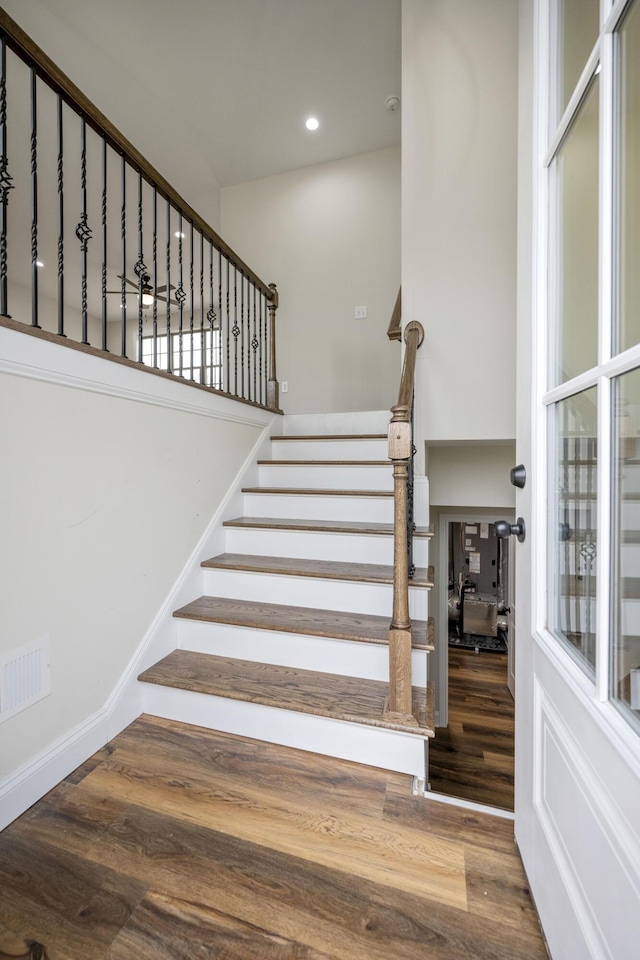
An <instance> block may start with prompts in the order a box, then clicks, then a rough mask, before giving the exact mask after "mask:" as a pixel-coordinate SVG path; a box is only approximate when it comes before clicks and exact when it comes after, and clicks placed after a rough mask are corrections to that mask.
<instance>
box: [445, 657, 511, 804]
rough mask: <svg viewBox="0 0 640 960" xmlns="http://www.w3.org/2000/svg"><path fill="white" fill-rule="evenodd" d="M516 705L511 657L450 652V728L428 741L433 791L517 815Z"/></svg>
mask: <svg viewBox="0 0 640 960" xmlns="http://www.w3.org/2000/svg"><path fill="white" fill-rule="evenodd" d="M513 743H514V702H513V697H512V696H511V694H510V693H509V688H508V687H507V657H506V655H505V654H499V653H484V652H483V653H474V652H473V651H472V650H461V649H459V648H458V649H456V648H455V647H450V648H449V725H448V726H447V727H437V728H436V736H435V739H434V740H431V741H430V745H429V746H430V750H429V780H430V783H431V789H432V790H435V791H437V792H438V793H445V794H448V795H449V796H452V797H460V798H462V799H464V800H472V801H473V802H474V803H486V804H489V805H490V806H494V807H502V809H504V810H513V763H514V760H513Z"/></svg>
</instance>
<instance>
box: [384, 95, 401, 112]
mask: <svg viewBox="0 0 640 960" xmlns="http://www.w3.org/2000/svg"><path fill="white" fill-rule="evenodd" d="M384 105H385V107H386V108H387V110H388V111H389V113H395V111H396V110H399V109H400V98H399V97H395V96H394V97H387V99H386V100H385V102H384Z"/></svg>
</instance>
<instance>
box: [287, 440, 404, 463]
mask: <svg viewBox="0 0 640 960" xmlns="http://www.w3.org/2000/svg"><path fill="white" fill-rule="evenodd" d="M387 453H388V444H387V439H386V437H385V439H384V440H274V441H273V442H272V444H271V458H272V459H273V460H386V459H387Z"/></svg>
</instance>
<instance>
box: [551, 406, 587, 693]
mask: <svg viewBox="0 0 640 960" xmlns="http://www.w3.org/2000/svg"><path fill="white" fill-rule="evenodd" d="M597 412H598V408H597V392H596V388H595V387H592V388H591V389H590V390H585V391H584V392H583V393H579V394H576V395H575V396H573V397H570V398H569V399H568V400H562V401H561V402H560V403H557V404H555V405H554V406H553V407H552V408H551V411H550V414H551V416H552V418H553V422H552V430H551V435H552V437H553V448H552V451H551V458H552V459H551V464H552V467H553V469H552V471H551V481H550V482H551V484H552V487H551V489H550V490H549V504H550V511H549V517H550V523H551V529H550V531H549V542H550V548H551V549H550V560H551V562H550V564H549V590H548V597H549V605H548V626H549V629H550V630H551V631H552V632H553V633H555V634H556V636H558V637H559V638H560V639H561V640H562V641H563V642H564V643H565V644H566V646H567V647H568V649H569V650H570V651H571V652H572V653H573V655H574V656H575V657H576V658H577V660H578V661H579V662H580V664H581V666H582V667H583V668H584V669H586V671H587V672H588V673H590V674H593V671H594V667H595V628H596V581H595V571H596V546H597V489H596V467H597V460H596V458H597V444H596V435H597Z"/></svg>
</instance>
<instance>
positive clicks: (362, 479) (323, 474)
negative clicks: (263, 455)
mask: <svg viewBox="0 0 640 960" xmlns="http://www.w3.org/2000/svg"><path fill="white" fill-rule="evenodd" d="M258 477H259V480H258V485H259V486H261V487H301V488H302V489H305V488H306V489H312V490H393V472H392V467H391V464H390V463H389V464H388V465H387V464H386V463H385V464H383V465H382V466H353V465H352V464H349V465H345V466H337V465H335V464H331V465H328V466H318V465H317V464H314V465H313V466H297V465H295V466H285V465H282V466H281V465H279V464H274V465H273V466H271V465H266V464H263V465H262V466H260V467H259V468H258Z"/></svg>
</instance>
